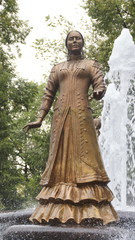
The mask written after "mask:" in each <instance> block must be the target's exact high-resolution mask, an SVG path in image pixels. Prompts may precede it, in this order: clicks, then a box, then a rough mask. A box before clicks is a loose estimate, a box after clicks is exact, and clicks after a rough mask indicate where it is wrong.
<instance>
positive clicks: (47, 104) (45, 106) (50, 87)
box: [23, 67, 58, 132]
mask: <svg viewBox="0 0 135 240" xmlns="http://www.w3.org/2000/svg"><path fill="white" fill-rule="evenodd" d="M57 89H58V79H57V72H56V70H55V67H53V68H52V70H51V73H50V76H49V79H48V83H47V86H46V89H45V92H44V95H43V98H42V104H41V106H40V109H39V114H38V117H37V120H36V121H35V122H30V123H28V124H27V125H26V126H24V128H23V129H24V131H25V132H27V131H28V130H29V129H31V128H38V127H40V126H41V125H42V121H43V120H44V118H45V116H46V115H47V113H48V112H49V110H50V108H51V105H52V103H53V100H54V97H55V94H56V92H57Z"/></svg>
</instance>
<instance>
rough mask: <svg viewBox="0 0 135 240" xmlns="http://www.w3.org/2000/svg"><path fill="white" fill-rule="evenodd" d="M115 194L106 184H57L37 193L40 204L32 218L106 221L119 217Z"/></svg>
mask: <svg viewBox="0 0 135 240" xmlns="http://www.w3.org/2000/svg"><path fill="white" fill-rule="evenodd" d="M112 199H113V194H112V192H111V191H110V189H109V188H108V187H107V186H105V185H104V184H98V183H95V184H91V183H90V184H85V185H81V186H77V185H75V184H73V185H72V184H64V183H61V184H57V185H55V186H53V187H44V188H43V189H42V191H41V192H40V193H39V195H38V196H37V200H39V206H38V207H37V208H36V209H35V211H34V213H33V214H32V216H31V217H30V220H31V221H32V222H34V223H40V224H44V223H48V222H52V221H53V222H54V223H55V222H61V223H66V222H68V221H70V220H72V221H73V222H75V223H77V224H80V223H81V222H83V221H84V220H88V219H93V220H97V221H99V220H100V221H101V223H103V224H107V223H110V222H114V221H117V220H118V216H117V213H116V212H115V210H114V208H113V207H112V205H111V203H110V202H111V201H112Z"/></svg>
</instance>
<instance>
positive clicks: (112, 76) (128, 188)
mask: <svg viewBox="0 0 135 240" xmlns="http://www.w3.org/2000/svg"><path fill="white" fill-rule="evenodd" d="M109 66H110V71H109V73H108V74H107V78H108V79H109V81H110V84H109V86H108V88H107V92H106V95H105V97H104V108H103V112H102V128H101V135H100V138H99V143H100V148H101V152H102V156H103V159H104V161H105V166H106V169H107V172H108V174H109V177H110V179H111V183H110V188H111V189H112V191H113V192H114V193H115V200H114V205H115V208H117V209H120V210H123V209H124V210H129V209H130V210H132V211H135V107H134V106H135V44H134V42H133V40H132V36H131V35H130V32H129V30H128V29H123V31H122V32H121V35H120V36H119V37H118V38H117V39H116V40H115V43H114V48H113V51H112V55H111V57H110V59H109Z"/></svg>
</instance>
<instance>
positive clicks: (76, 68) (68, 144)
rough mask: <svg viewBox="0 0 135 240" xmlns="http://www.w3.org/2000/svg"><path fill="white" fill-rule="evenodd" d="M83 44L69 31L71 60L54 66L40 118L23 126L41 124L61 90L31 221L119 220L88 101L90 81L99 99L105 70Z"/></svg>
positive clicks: (78, 34)
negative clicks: (89, 56) (87, 56)
mask: <svg viewBox="0 0 135 240" xmlns="http://www.w3.org/2000/svg"><path fill="white" fill-rule="evenodd" d="M83 46H84V39H83V36H82V35H81V33H80V32H78V31H71V32H69V33H68V35H67V38H66V47H67V49H68V60H67V61H65V62H62V63H60V64H57V65H55V66H54V67H53V68H52V70H51V73H50V77H49V80H48V84H47V87H46V91H45V94H44V96H43V101H42V104H41V107H40V114H39V116H38V119H37V121H36V122H32V123H28V124H27V125H26V126H25V130H26V131H28V130H29V129H30V128H37V127H40V126H41V124H42V121H43V119H44V117H45V116H46V115H47V113H48V111H49V109H50V107H51V105H52V102H53V100H54V97H55V94H56V92H57V91H58V90H59V97H58V100H57V102H56V104H55V107H54V115H53V121H52V128H51V139H50V151H49V159H48V162H47V164H46V168H45V171H44V173H43V175H42V177H41V181H40V184H41V185H42V186H43V189H42V191H41V192H40V193H39V195H38V196H37V199H38V200H39V206H38V207H37V208H36V209H35V211H34V213H33V214H32V216H31V217H30V220H31V221H33V222H34V221H36V222H39V223H43V222H49V221H50V220H56V219H57V220H59V221H60V222H62V223H65V222H67V221H68V220H71V219H72V220H74V221H75V222H76V223H81V221H82V220H84V219H97V220H101V221H102V222H103V224H107V223H109V222H112V221H116V220H117V219H118V216H117V214H116V212H115V210H114V208H113V207H112V205H111V203H110V202H111V201H112V199H113V194H112V192H111V190H110V189H109V188H108V187H107V183H108V182H109V178H108V176H107V174H106V171H105V169H104V165H103V161H102V158H101V154H100V151H99V147H98V143H97V137H96V131H95V128H94V122H93V118H92V114H91V108H90V106H89V101H88V90H89V87H90V86H91V85H92V87H93V97H94V98H95V99H96V100H100V99H101V98H102V97H103V96H104V93H105V85H104V81H103V74H102V72H101V70H100V68H99V64H98V63H97V62H96V61H93V60H88V59H85V58H84V57H83V54H82V49H83Z"/></svg>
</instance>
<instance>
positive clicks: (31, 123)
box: [23, 120, 42, 132]
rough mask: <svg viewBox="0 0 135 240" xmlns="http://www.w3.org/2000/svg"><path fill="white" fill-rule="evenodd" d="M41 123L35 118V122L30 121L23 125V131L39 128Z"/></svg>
mask: <svg viewBox="0 0 135 240" xmlns="http://www.w3.org/2000/svg"><path fill="white" fill-rule="evenodd" d="M41 125H42V122H41V121H38V120H37V121H35V122H30V123H28V124H27V125H25V126H24V127H23V130H24V131H25V132H28V131H29V130H30V129H31V128H39V127H41Z"/></svg>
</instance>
